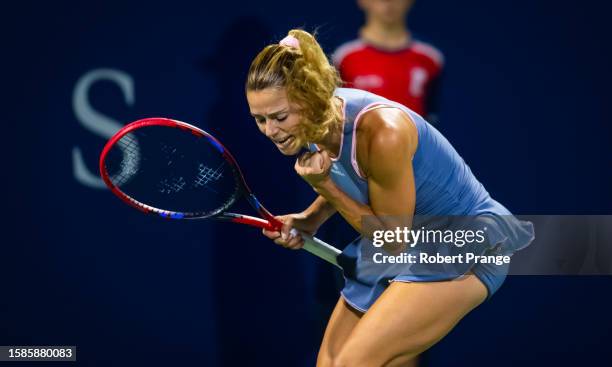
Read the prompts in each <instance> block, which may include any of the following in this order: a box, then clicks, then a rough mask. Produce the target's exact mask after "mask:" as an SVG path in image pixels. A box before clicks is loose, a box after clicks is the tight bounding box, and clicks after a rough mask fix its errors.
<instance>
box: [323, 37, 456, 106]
mask: <svg viewBox="0 0 612 367" xmlns="http://www.w3.org/2000/svg"><path fill="white" fill-rule="evenodd" d="M333 61H334V64H335V65H336V67H337V68H338V70H339V71H340V75H341V77H342V80H343V81H344V83H345V86H347V87H350V88H358V89H364V90H367V91H369V92H372V93H375V94H378V95H381V96H383V97H385V98H388V99H390V100H393V101H395V102H399V103H401V104H403V105H405V106H407V107H409V108H410V109H412V110H414V111H415V112H417V113H418V114H420V115H423V116H425V115H426V114H428V113H431V112H432V111H430V108H429V107H428V104H429V101H428V99H429V98H430V97H431V94H432V89H433V88H434V86H435V81H436V80H437V78H438V77H439V75H440V73H441V71H442V67H443V63H444V59H443V55H442V53H441V52H440V51H438V49H436V48H435V47H433V46H431V45H429V44H427V43H424V42H420V41H416V40H413V41H412V42H410V44H408V45H407V46H406V47H404V48H401V49H397V50H383V49H380V48H376V47H375V46H373V45H370V44H368V43H366V42H365V41H363V40H361V39H357V40H354V41H351V42H347V43H344V44H343V45H341V46H340V47H338V48H337V49H336V51H335V52H334V55H333Z"/></svg>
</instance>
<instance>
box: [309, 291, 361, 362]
mask: <svg viewBox="0 0 612 367" xmlns="http://www.w3.org/2000/svg"><path fill="white" fill-rule="evenodd" d="M362 315H363V314H362V313H361V312H359V311H357V310H355V309H354V308H352V307H351V306H349V305H348V304H347V303H346V301H345V300H344V298H342V297H340V299H339V300H338V303H336V307H335V308H334V311H333V312H332V315H331V317H330V319H329V322H328V323H327V327H326V328H325V335H324V336H323V341H322V342H321V348H319V355H318V356H317V367H332V366H333V365H332V362H333V358H334V356H336V355H337V354H338V353H339V352H340V349H341V348H342V345H343V344H344V343H345V342H346V340H347V339H348V337H349V335H350V333H351V331H353V328H354V327H355V325H357V323H358V322H359V319H360V318H361V316H362Z"/></svg>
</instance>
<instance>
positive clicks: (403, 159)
mask: <svg viewBox="0 0 612 367" xmlns="http://www.w3.org/2000/svg"><path fill="white" fill-rule="evenodd" d="M339 85H340V80H339V77H338V73H337V71H336V70H335V68H334V67H333V66H332V65H331V64H330V63H329V61H328V59H327V57H326V56H325V54H324V52H323V50H322V49H321V47H320V45H319V44H318V43H317V41H316V40H315V38H314V37H313V36H312V35H311V34H309V33H307V32H305V31H302V30H291V31H290V32H289V34H288V36H287V37H285V38H284V39H283V40H282V41H280V42H279V43H278V44H271V45H268V46H267V47H265V48H264V49H263V50H262V51H261V52H260V53H259V54H258V55H257V56H256V57H255V59H254V60H253V62H252V64H251V67H250V69H249V72H248V76H247V81H246V96H247V100H248V104H249V108H250V111H251V114H252V116H253V117H254V118H255V121H256V123H257V126H258V128H259V130H260V131H261V133H263V134H265V135H266V137H268V138H269V139H270V140H271V141H272V142H273V143H274V145H276V147H277V148H278V150H280V152H281V153H282V154H284V155H299V157H298V158H297V160H296V162H295V170H296V172H297V173H298V174H299V175H300V176H301V177H302V178H303V179H304V180H305V181H306V182H307V183H308V184H309V185H310V186H312V188H313V189H314V191H315V192H316V193H318V197H317V198H316V199H315V200H314V202H313V203H312V204H311V205H310V206H309V207H308V208H307V209H306V210H304V211H303V212H301V213H297V214H290V215H284V216H280V217H278V218H279V219H280V220H281V221H282V222H283V223H284V226H283V228H282V230H281V231H280V232H273V231H264V235H266V236H267V237H268V238H270V239H272V240H274V242H275V243H277V244H279V245H282V246H284V247H287V248H290V249H299V248H300V247H301V246H302V244H303V240H302V238H301V237H300V236H299V235H295V236H294V235H291V234H290V232H291V230H292V229H293V228H295V229H298V230H300V231H303V232H305V233H308V234H314V233H315V232H316V231H317V229H318V228H319V227H320V226H321V224H323V223H324V222H325V221H326V220H327V219H328V218H329V217H330V216H331V215H333V214H334V213H336V212H339V213H340V214H341V215H342V216H343V217H344V219H345V220H346V221H347V222H348V223H349V224H350V225H351V226H352V227H353V228H354V229H355V230H357V231H358V232H359V233H361V234H365V232H366V231H365V228H363V223H362V217H368V218H374V220H378V221H379V223H380V225H381V226H383V227H386V226H387V225H388V223H387V221H386V219H385V218H389V217H393V218H395V217H401V218H405V217H409V218H411V217H413V216H415V215H463V216H468V215H471V216H477V217H478V216H482V217H487V218H488V219H489V222H488V227H489V228H488V234H487V236H488V237H487V238H488V241H489V246H488V247H487V251H489V252H491V253H496V254H499V253H503V254H508V255H510V254H512V253H513V252H515V251H516V250H518V249H521V248H523V247H525V246H527V245H528V244H529V243H530V242H531V240H532V239H533V227H532V226H531V224H530V223H526V222H520V221H518V220H517V219H515V218H514V217H513V216H511V213H510V212H509V211H508V210H507V209H506V208H505V207H503V206H502V205H501V204H499V203H498V202H497V201H495V200H493V199H492V198H491V196H490V195H489V193H488V192H487V191H486V190H485V189H484V187H483V186H482V184H481V183H480V182H479V181H478V180H477V179H476V178H475V177H474V175H473V174H472V172H471V171H470V169H469V167H468V166H467V165H466V164H465V162H464V161H463V160H462V159H461V157H460V156H459V155H458V154H457V152H456V151H455V150H454V149H453V147H452V146H451V145H450V143H449V142H448V141H447V140H446V139H445V138H444V137H443V136H442V135H441V134H440V133H439V132H438V131H437V130H436V129H435V128H433V127H432V126H431V125H429V124H428V123H427V122H426V121H425V120H424V119H423V118H422V117H421V116H419V115H418V114H417V113H415V112H413V111H412V110H410V109H408V108H407V107H405V106H403V105H400V104H398V103H395V102H392V101H390V100H387V99H385V98H383V97H380V96H377V95H375V94H372V93H369V92H366V91H361V90H357V89H345V88H339V87H338V86H339ZM303 148H307V149H308V151H307V152H305V153H302V149H303ZM365 246H371V242H370V239H369V237H368V236H367V235H366V236H362V237H360V238H359V239H357V240H356V241H354V242H353V243H351V244H349V245H348V246H347V247H346V248H345V249H344V251H343V253H342V254H341V255H340V257H339V262H340V264H341V265H342V267H343V270H344V277H345V281H346V282H345V287H344V289H343V290H342V293H341V297H340V299H339V300H338V303H337V305H336V307H335V309H334V311H333V313H332V316H331V318H330V320H329V323H328V325H327V329H326V331H325V335H324V337H323V342H322V345H321V347H320V350H319V355H318V359H317V366H334V367H337V366H350V367H359V366H406V365H410V363H411V361H412V360H413V358H414V357H415V356H416V355H418V354H419V353H421V352H422V351H424V350H426V349H427V348H429V347H431V346H432V345H433V344H435V343H436V342H437V341H439V340H440V339H441V338H443V337H444V336H445V335H446V334H447V333H448V332H449V331H450V330H451V329H452V328H453V327H454V326H455V325H456V324H457V323H458V322H459V320H461V319H462V318H463V317H464V316H465V315H466V314H467V313H468V312H470V311H471V310H472V309H474V308H475V307H476V306H478V305H479V304H480V303H482V302H483V301H484V300H486V299H487V298H488V297H491V295H493V293H495V291H497V289H498V288H499V287H500V286H501V284H502V282H503V281H504V279H505V277H506V274H507V270H508V267H507V266H493V265H491V264H475V265H473V266H471V267H469V268H468V269H466V271H465V272H464V273H462V274H459V275H458V274H448V275H447V276H443V275H442V276H437V277H436V276H434V277H432V276H421V275H419V274H413V273H411V272H410V267H405V268H402V271H400V272H398V273H397V274H393V275H392V276H389V274H388V273H384V272H383V273H380V275H379V276H376V275H375V276H372V274H373V272H372V271H370V270H371V265H372V263H371V262H370V263H367V262H365V261H364V260H363V257H362V256H361V255H360V251H362V250H363V248H364V247H365ZM374 274H376V273H375V272H374Z"/></svg>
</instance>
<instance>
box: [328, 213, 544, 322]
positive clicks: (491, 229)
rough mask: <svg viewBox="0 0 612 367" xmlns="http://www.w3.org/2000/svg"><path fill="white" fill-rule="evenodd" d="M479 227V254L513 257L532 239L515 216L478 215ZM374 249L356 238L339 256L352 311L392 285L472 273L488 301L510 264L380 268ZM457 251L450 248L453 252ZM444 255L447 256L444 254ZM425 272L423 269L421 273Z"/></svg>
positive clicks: (529, 225)
mask: <svg viewBox="0 0 612 367" xmlns="http://www.w3.org/2000/svg"><path fill="white" fill-rule="evenodd" d="M476 218H477V222H478V224H480V225H481V226H486V227H487V236H486V242H487V243H486V244H485V245H484V246H481V247H480V250H479V251H480V252H479V253H478V255H479V256H480V255H484V256H489V255H493V256H512V254H513V253H514V252H516V251H518V250H520V249H522V248H524V247H527V246H528V245H529V244H530V243H531V242H532V241H533V239H534V230H533V224H532V223H530V222H525V221H520V220H518V219H516V217H514V216H512V215H509V216H498V215H481V216H478V217H476ZM371 249H376V248H375V247H374V246H372V242H371V240H370V239H367V238H364V237H358V238H357V239H355V240H354V241H353V242H351V243H350V244H349V245H348V246H347V247H346V248H345V249H344V250H343V251H342V253H341V254H340V255H339V257H338V263H339V264H340V266H341V267H342V269H343V275H344V279H345V285H344V288H343V289H342V292H341V294H342V297H343V298H344V299H345V300H346V302H347V303H348V304H349V305H351V306H352V307H353V308H355V309H357V310H359V311H362V312H365V311H367V310H368V309H369V308H370V307H371V306H372V305H373V304H374V302H376V300H377V299H378V297H380V295H381V294H382V293H383V292H384V291H385V289H386V288H387V287H388V286H389V284H390V283H392V282H437V281H449V280H453V279H457V278H459V277H462V276H464V275H465V274H467V273H469V272H471V273H473V274H474V275H476V277H478V279H480V281H481V282H482V283H483V284H484V285H485V287H486V288H487V291H488V298H490V297H491V296H492V295H493V294H494V293H495V292H496V291H497V290H498V289H499V288H500V287H501V285H502V284H503V282H504V280H505V279H506V276H507V275H508V270H509V267H510V264H509V263H498V264H496V263H472V264H466V263H463V264H461V265H456V266H451V268H449V267H448V265H443V266H442V267H441V268H436V267H435V266H434V267H428V268H424V267H422V266H421V267H418V266H417V267H415V266H398V265H395V266H387V267H385V266H381V265H376V264H373V263H372V261H371V260H370V261H368V260H366V259H371V256H369V255H370V254H368V252H369V251H370V250H371ZM454 250H457V249H452V250H450V251H454ZM447 255H450V253H449V254H447ZM424 269H425V270H424Z"/></svg>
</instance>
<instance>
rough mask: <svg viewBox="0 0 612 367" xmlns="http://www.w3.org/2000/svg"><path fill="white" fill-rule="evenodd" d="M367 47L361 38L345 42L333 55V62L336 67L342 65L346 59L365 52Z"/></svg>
mask: <svg viewBox="0 0 612 367" xmlns="http://www.w3.org/2000/svg"><path fill="white" fill-rule="evenodd" d="M366 46H367V45H366V43H365V42H364V41H363V40H362V39H360V38H356V39H354V40H351V41H348V42H344V43H343V44H341V45H340V46H338V47H337V48H336V50H335V51H334V52H333V54H332V61H333V63H334V65H340V64H341V63H342V61H343V60H344V59H346V57H348V56H349V55H352V54H354V53H357V52H359V51H362V50H364V49H365V48H366Z"/></svg>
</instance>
